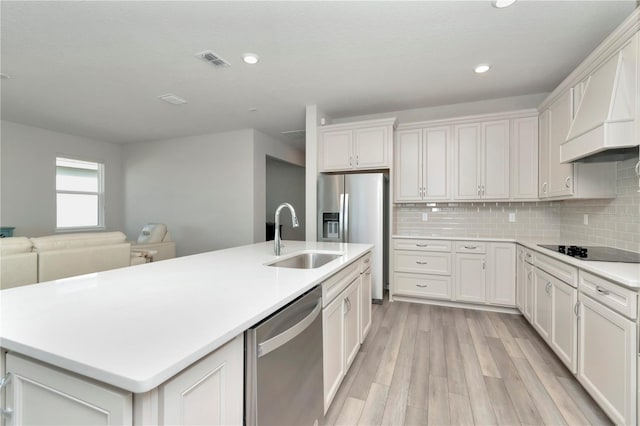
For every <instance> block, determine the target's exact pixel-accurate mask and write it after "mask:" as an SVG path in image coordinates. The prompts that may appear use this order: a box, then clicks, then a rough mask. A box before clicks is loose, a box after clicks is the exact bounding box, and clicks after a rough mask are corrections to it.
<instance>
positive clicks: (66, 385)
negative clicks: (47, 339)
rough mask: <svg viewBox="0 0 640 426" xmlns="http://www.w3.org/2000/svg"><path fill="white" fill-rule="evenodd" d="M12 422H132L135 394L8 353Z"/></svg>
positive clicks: (21, 423)
mask: <svg viewBox="0 0 640 426" xmlns="http://www.w3.org/2000/svg"><path fill="white" fill-rule="evenodd" d="M6 371H7V375H8V377H9V382H8V387H7V391H6V404H5V406H6V407H7V409H10V410H13V414H12V415H11V417H10V418H8V419H7V420H8V423H7V424H9V425H72V424H75V425H131V424H133V395H132V394H131V393H130V392H126V391H123V390H120V389H117V388H114V387H111V386H108V385H105V384H102V383H98V382H94V381H92V380H88V379H85V378H82V377H80V376H77V375H75V374H73V373H69V372H66V371H64V370H60V369H58V368H56V367H52V366H49V365H46V364H42V363H40V362H38V361H34V360H31V359H29V358H26V357H22V356H20V355H17V354H14V353H11V352H9V353H7V356H6Z"/></svg>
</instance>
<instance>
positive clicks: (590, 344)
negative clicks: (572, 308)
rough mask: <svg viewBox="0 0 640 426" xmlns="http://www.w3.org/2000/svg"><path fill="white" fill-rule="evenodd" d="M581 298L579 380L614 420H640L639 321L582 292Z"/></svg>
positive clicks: (623, 421) (631, 422) (616, 421)
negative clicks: (639, 410)
mask: <svg viewBox="0 0 640 426" xmlns="http://www.w3.org/2000/svg"><path fill="white" fill-rule="evenodd" d="M579 301H580V305H579V307H580V309H579V312H580V321H579V327H580V328H579V337H578V341H579V344H580V347H579V350H578V354H579V355H578V357H579V360H578V375H577V376H578V381H579V382H580V383H581V384H582V386H584V388H585V389H586V390H587V392H589V394H590V395H591V396H592V397H593V399H594V400H595V401H596V402H597V403H598V405H600V407H602V409H603V410H604V411H605V412H606V413H607V414H608V415H609V417H610V418H611V420H613V422H614V423H616V424H625V425H634V424H637V414H636V410H637V398H638V394H637V371H636V370H637V363H638V354H637V325H636V324H635V323H634V322H633V321H631V320H629V319H627V318H625V317H623V316H622V315H620V314H618V313H617V312H615V311H613V310H612V309H610V308H608V307H606V306H604V305H602V304H600V303H598V302H596V301H595V300H593V299H591V298H590V297H589V296H586V295H584V294H582V293H581V294H580V296H579ZM604 366H606V368H605V367H604Z"/></svg>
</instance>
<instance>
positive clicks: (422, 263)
mask: <svg viewBox="0 0 640 426" xmlns="http://www.w3.org/2000/svg"><path fill="white" fill-rule="evenodd" d="M416 263H417V264H418V265H426V264H427V262H420V261H416Z"/></svg>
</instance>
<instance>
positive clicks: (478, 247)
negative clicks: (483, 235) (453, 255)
mask: <svg viewBox="0 0 640 426" xmlns="http://www.w3.org/2000/svg"><path fill="white" fill-rule="evenodd" d="M456 252H457V253H486V252H487V243H485V242H483V241H457V242H456Z"/></svg>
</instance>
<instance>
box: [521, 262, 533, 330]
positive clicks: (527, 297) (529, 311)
mask: <svg viewBox="0 0 640 426" xmlns="http://www.w3.org/2000/svg"><path fill="white" fill-rule="evenodd" d="M525 255H526V252H525ZM525 271H526V275H525V281H524V312H523V313H524V317H525V318H526V319H527V320H529V322H530V323H533V302H534V297H533V292H534V289H535V287H534V282H535V277H534V276H533V272H534V268H533V265H531V264H530V263H527V262H525Z"/></svg>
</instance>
